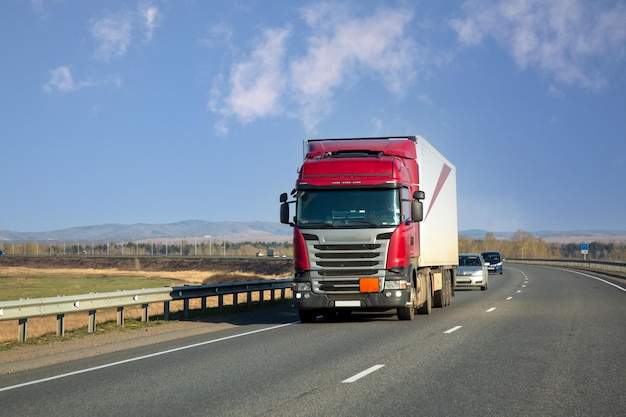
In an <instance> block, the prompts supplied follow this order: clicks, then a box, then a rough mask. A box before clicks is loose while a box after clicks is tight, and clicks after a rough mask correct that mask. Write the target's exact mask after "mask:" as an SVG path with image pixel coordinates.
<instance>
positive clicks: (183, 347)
mask: <svg viewBox="0 0 626 417" xmlns="http://www.w3.org/2000/svg"><path fill="white" fill-rule="evenodd" d="M296 323H300V322H299V321H295V322H293V323H286V324H279V325H278V326H272V327H266V328H264V329H259V330H253V331H251V332H246V333H239V334H235V335H232V336H226V337H221V338H219V339H213V340H207V341H205V342H200V343H194V344H192V345H186V346H181V347H177V348H174V349H168V350H163V351H161V352H155V353H151V354H149V355H143V356H137V357H134V358H129V359H125V360H122V361H118V362H111V363H106V364H104V365H100V366H94V367H93V368H86V369H80V370H78V371H74V372H68V373H66V374H60V375H54V376H51V377H48V378H43V379H37V380H35V381H29V382H24V383H22V384H17V385H11V386H8V387H4V388H0V392H2V391H9V390H12V389H16V388H21V387H26V386H28V385H35V384H41V383H42V382H48V381H54V380H55V379H61V378H66V377H68V376H73V375H79V374H84V373H87V372H92V371H97V370H98V369H104V368H110V367H112V366H117V365H122V364H124V363H130V362H135V361H140V360H142V359H148V358H153V357H155V356H161V355H167V354H168V353H174V352H178V351H181V350H187V349H191V348H195V347H198V346H204V345H210V344H212V343H217V342H223V341H224V340H229V339H236V338H238V337H242V336H249V335H251V334H255V333H261V332H266V331H268V330H274V329H280V328H281V327H285V326H291V325H292V324H296Z"/></svg>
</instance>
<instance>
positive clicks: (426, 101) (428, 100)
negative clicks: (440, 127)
mask: <svg viewBox="0 0 626 417" xmlns="http://www.w3.org/2000/svg"><path fill="white" fill-rule="evenodd" d="M417 99H418V100H419V102H420V103H423V104H425V105H427V106H432V104H433V100H432V99H431V98H430V97H428V96H427V95H426V94H420V95H419V96H418V97H417Z"/></svg>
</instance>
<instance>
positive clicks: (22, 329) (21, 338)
mask: <svg viewBox="0 0 626 417" xmlns="http://www.w3.org/2000/svg"><path fill="white" fill-rule="evenodd" d="M18 323H19V324H18V328H17V340H18V342H25V341H26V327H27V325H28V319H19V321H18Z"/></svg>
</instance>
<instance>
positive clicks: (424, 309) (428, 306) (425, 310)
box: [417, 274, 433, 314]
mask: <svg viewBox="0 0 626 417" xmlns="http://www.w3.org/2000/svg"><path fill="white" fill-rule="evenodd" d="M431 285H432V284H431V281H430V274H429V276H428V279H426V287H427V288H426V301H424V304H422V305H421V306H420V307H419V308H418V309H417V313H418V314H430V312H431V310H432V308H433V307H432V291H431V288H432V287H431Z"/></svg>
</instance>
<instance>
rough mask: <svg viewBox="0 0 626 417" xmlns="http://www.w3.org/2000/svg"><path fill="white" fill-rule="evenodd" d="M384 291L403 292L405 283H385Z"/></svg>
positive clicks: (403, 281) (402, 281)
mask: <svg viewBox="0 0 626 417" xmlns="http://www.w3.org/2000/svg"><path fill="white" fill-rule="evenodd" d="M385 289H386V290H404V289H406V281H405V280H399V281H385Z"/></svg>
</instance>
